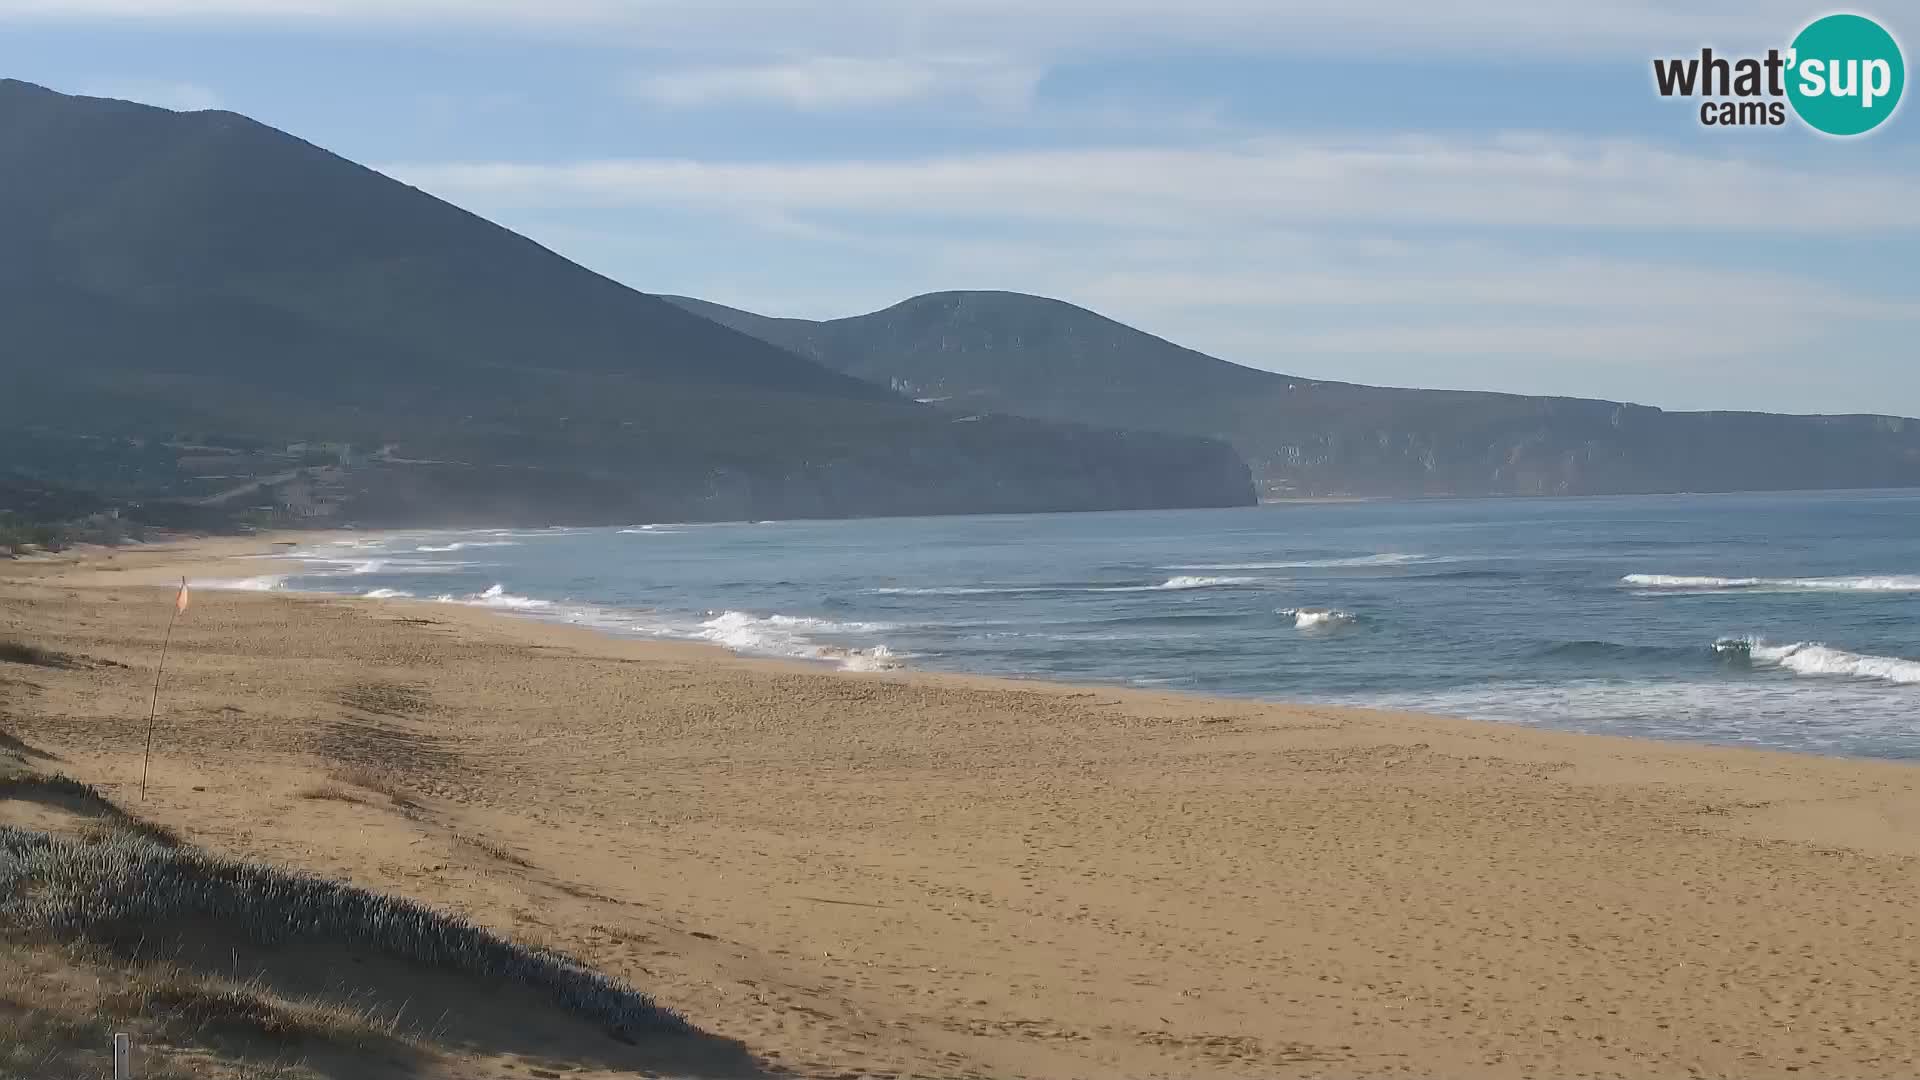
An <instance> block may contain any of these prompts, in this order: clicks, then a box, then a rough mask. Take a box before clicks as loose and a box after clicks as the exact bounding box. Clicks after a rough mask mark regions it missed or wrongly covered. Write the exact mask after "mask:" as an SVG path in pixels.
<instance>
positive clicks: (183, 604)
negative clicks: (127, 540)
mask: <svg viewBox="0 0 1920 1080" xmlns="http://www.w3.org/2000/svg"><path fill="white" fill-rule="evenodd" d="M186 610H187V579H186V578H181V579H180V595H178V596H176V597H174V598H173V614H172V615H169V616H168V617H167V636H166V637H165V638H163V639H161V642H160V666H158V667H156V668H154V669H153V700H152V701H151V702H149V703H148V705H147V752H146V754H145V755H143V756H142V757H141V758H140V801H142V802H145V801H146V798H147V766H148V765H149V764H151V763H152V762H153V719H154V717H156V716H158V715H159V714H160V675H161V673H162V672H164V671H166V670H167V647H168V646H169V645H172V644H173V624H174V623H176V622H179V621H180V615H181V614H182V613H183V612H185V611H186Z"/></svg>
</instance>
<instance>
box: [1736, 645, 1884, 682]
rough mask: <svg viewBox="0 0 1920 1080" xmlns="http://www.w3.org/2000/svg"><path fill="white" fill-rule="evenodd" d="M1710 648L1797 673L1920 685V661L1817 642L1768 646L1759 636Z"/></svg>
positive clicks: (1737, 657)
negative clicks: (1872, 654)
mask: <svg viewBox="0 0 1920 1080" xmlns="http://www.w3.org/2000/svg"><path fill="white" fill-rule="evenodd" d="M1713 651H1714V652H1716V653H1719V654H1720V655H1721V656H1724V657H1728V658H1731V659H1745V660H1749V661H1751V662H1753V663H1756V664H1767V665H1769V666H1772V667H1779V668H1784V669H1786V670H1788V671H1791V672H1793V673H1794V674H1796V675H1838V676H1846V677H1850V678H1855V679H1878V680H1880V681H1882V682H1890V683H1898V684H1900V685H1903V686H1913V685H1920V660H1906V659H1902V658H1901V657H1897V656H1869V655H1867V654H1865V653H1856V652H1848V651H1846V650H1845V649H1836V648H1833V647H1832V646H1829V645H1825V644H1822V643H1820V642H1817V641H1797V642H1794V643H1793V644H1791V645H1769V644H1767V643H1766V642H1764V641H1762V640H1760V639H1759V638H1722V639H1720V640H1719V641H1716V642H1714V643H1713Z"/></svg>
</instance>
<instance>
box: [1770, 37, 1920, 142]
mask: <svg viewBox="0 0 1920 1080" xmlns="http://www.w3.org/2000/svg"><path fill="white" fill-rule="evenodd" d="M1789 64H1790V65H1791V67H1790V69H1789V74H1788V81H1787V99H1788V100H1789V101H1791V102H1793V111H1794V112H1796V113H1798V114H1800V119H1802V120H1804V121H1806V122H1807V126H1809V127H1811V128H1813V129H1814V130H1815V131H1823V132H1825V133H1827V134H1828V135H1861V134H1864V133H1866V132H1869V131H1872V130H1873V129H1874V128H1876V127H1879V126H1880V125H1881V124H1882V123H1884V122H1886V119H1887V117H1889V116H1892V115H1893V110H1894V109H1896V108H1898V107H1899V105H1900V91H1901V90H1903V89H1905V88H1906V84H1907V65H1906V61H1905V59H1904V58H1903V57H1901V55H1900V44H1899V43H1898V42H1896V41H1894V40H1893V35H1892V34H1889V33H1888V32H1887V30H1886V28H1885V27H1883V26H1881V25H1880V24H1879V23H1877V22H1874V21H1873V20H1872V19H1869V18H1867V17H1866V16H1864V15H1828V16H1826V17H1825V18H1822V19H1815V20H1814V21H1813V22H1811V23H1808V24H1807V28H1806V29H1804V30H1802V31H1800V34H1799V36H1798V37H1795V38H1794V39H1793V53H1792V59H1791V60H1790V61H1789Z"/></svg>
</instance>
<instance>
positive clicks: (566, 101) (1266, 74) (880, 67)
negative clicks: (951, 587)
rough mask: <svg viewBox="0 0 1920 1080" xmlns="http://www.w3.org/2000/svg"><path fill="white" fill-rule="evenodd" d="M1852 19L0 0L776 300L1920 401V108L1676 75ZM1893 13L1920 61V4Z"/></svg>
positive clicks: (1359, 4) (1365, 370)
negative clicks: (1845, 127) (1815, 118)
mask: <svg viewBox="0 0 1920 1080" xmlns="http://www.w3.org/2000/svg"><path fill="white" fill-rule="evenodd" d="M1827 10H1829V9H1826V8H1820V7H1810V6H1806V5H1803V4H1800V3H1795V2H1788V0H1630V2H1623V3H1603V2H1594V0H1459V2H1456V3H1450V4H1432V3H1426V2H1420V0H1183V2H1182V3H1179V4H1170V3H1166V2H1164V0H1152V2H1148V0H1107V2H1105V3H1092V2H1088V0H1022V2H1014V0H918V2H915V0H885V2H883V0H840V2H838V3H832V4H827V3H809V4H801V3H782V2H775V0H545V2H536V0H0V75H6V76H12V77H16V78H23V79H27V80H29V81H33V82H38V83H42V84H45V85H48V86H51V87H53V88H55V89H58V90H63V91H67V92H73V93H90V94H100V95H107V96H115V97H127V98H132V99H135V100H141V101H147V102H150V103H153V104H158V105H163V106H167V107H170V108H226V109H232V110H235V111H238V112H242V113H246V114H248V115H250V116H253V117H255V118H257V119H260V120H262V121H264V122H266V123H269V124H273V125H275V126H277V127H282V128H285V129H287V130H289V131H291V132H293V133H295V134H297V135H300V136H301V137H303V138H306V139H309V140H311V141H313V142H315V143H318V144H320V145H321V146H324V147H327V148H328V149H330V150H334V151H336V152H338V153H341V154H343V155H345V156H347V157H350V158H353V159H355V160H358V161H361V162H365V163H367V164H369V165H373V166H374V167H377V168H380V169H382V170H383V171H386V172H388V173H390V174H392V175H394V176H397V177H400V178H401V179H404V180H406V181H408V182H409V183H413V184H416V185H418V186H420V187H422V188H424V189H426V190H428V191H431V192H433V193H435V194H437V195H440V196H441V197H443V198H446V199H449V200H451V201H453V202H455V203H458V204H460V205H462V206H465V207H467V208H469V209H472V210H474V211H476V212H478V213H481V214H484V215H486V216H488V217H490V218H493V219H494V220H496V221H499V222H501V223H502V224H505V225H507V226H509V227H511V228H513V229H516V230H518V231H520V232H523V233H526V234H528V235H530V236H532V237H533V238H535V239H537V240H539V241H541V242H542V243H545V244H546V245H548V246H549V247H552V248H554V249H555V250H557V251H559V252H561V253H562V254H564V255H566V256H568V257H569V258H572V259H574V260H576V261H578V262H581V263H583V264H585V265H587V266H589V267H592V268H593V269H595V270H598V271H600V272H602V273H605V274H607V275H609V276H611V277H613V278H616V279H618V280H620V281H623V282H626V283H628V284H630V285H633V286H634V287H636V288H640V289H645V290H648V291H653V292H678V293H688V294H692V295H696V296H701V297H705V298H707V299H711V300H716V301H719V302H722V303H728V304H734V305H737V306H741V307H747V308H751V309H753V310H756V311H761V312H765V313H768V314H776V315H799V316H807V317H813V318H827V317H834V316H840V315H850V314H857V313H861V312H865V311H870V310H874V309H877V308H880V307H884V306H886V305H888V304H890V303H893V302H895V301H897V300H900V299H904V298H905V297H907V296H910V295H913V294H916V293H921V292H928V291H933V290H938V289H950V288H997V289H1014V290H1020V291H1026V292H1035V293H1041V294H1045V295H1049V296H1056V297H1060V298H1062V299H1066V300H1070V301H1073V302H1075V303H1080V304H1084V305H1086V306H1088V307H1091V308H1093V309H1095V310H1097V311H1100V312H1102V313H1104V314H1107V315H1110V316H1112V317H1114V318H1117V319H1120V320H1121V321H1123V322H1127V323H1131V324H1133V325H1135V326H1139V327H1141V328H1143V329H1146V330H1149V331H1152V332H1154V333H1158V334H1161V335H1163V336H1166V337H1169V338H1172V339H1173V340H1175V341H1178V342H1180V343H1182V344H1185V345H1190V346H1192V347H1194V348H1198V349H1202V350H1204V351H1207V352H1211V353H1214V354H1216V355H1219V356H1223V357H1226V358H1227V359H1231V360H1235V361H1238V362H1241V363H1245V364H1250V365H1253V366H1257V367H1266V368H1271V369H1274V370H1279V371H1286V372H1290V373H1294V374H1300V375H1306V376H1311V377H1320V378H1338V379H1348V380H1353V381H1360V382H1376V383H1385V384H1394V385H1408V386H1436V387H1462V388H1477V389H1498V390H1512V391H1520V392H1529V393H1559V394H1571V395H1581V396H1598V397H1608V398H1616V399H1624V400H1631V401H1639V402H1644V403H1647V404H1652V405H1659V406H1663V407H1668V408H1714V407H1717V408H1752V409H1769V410H1783V411H1796V412H1816V411H1817V412H1892V413H1899V414H1903V415H1908V416H1920V348H1916V346H1915V344H1914V343H1915V341H1916V340H1917V339H1920V258H1916V257H1915V255H1914V250H1913V243H1914V240H1915V239H1916V234H1917V233H1920V113H1916V112H1915V111H1914V109H1915V106H1914V105H1913V104H1912V103H1908V104H1907V105H1906V106H1905V107H1904V108H1903V109H1902V111H1901V113H1899V114H1898V115H1896V116H1894V117H1893V118H1892V119H1891V120H1890V121H1888V122H1887V123H1886V124H1885V125H1883V126H1882V127H1881V129H1880V130H1878V131H1876V132H1874V133H1873V134H1871V135H1869V136H1866V137H1863V138H1858V139H1852V140H1836V139H1830V138H1825V137H1822V136H1820V135H1817V134H1815V133H1813V132H1811V131H1809V130H1807V129H1806V128H1804V127H1801V126H1799V125H1798V124H1797V123H1790V124H1789V125H1788V126H1787V127H1784V128H1746V129H1737V128H1736V129H1711V128H1704V127H1702V126H1701V125H1700V124H1699V123H1698V120H1697V117H1696V112H1695V106H1694V105H1692V104H1689V103H1686V102H1681V101H1670V100H1662V99H1660V98H1658V97H1657V96H1656V95H1655V94H1654V92H1653V89H1652V77H1651V73H1650V61H1651V59H1652V58H1653V57H1655V56H1683V55H1687V54H1688V53H1697V52H1698V50H1699V48H1700V47H1701V46H1702V45H1712V46H1714V47H1715V49H1716V50H1717V51H1722V52H1738V51H1740V50H1750V51H1764V50H1765V49H1766V48H1767V47H1769V46H1780V47H1784V46H1785V45H1786V44H1787V43H1788V41H1789V40H1790V39H1791V38H1792V36H1793V34H1794V32H1795V31H1796V30H1798V28H1799V27H1800V26H1802V25H1804V24H1805V23H1806V22H1808V21H1809V20H1810V19H1811V18H1813V17H1815V16H1817V15H1819V14H1824V13H1825V12H1826V11H1827ZM1850 10H1858V11H1861V12H1862V13H1865V14H1869V15H1873V16H1875V17H1877V18H1879V19H1880V20H1881V22H1882V23H1883V24H1884V25H1886V26H1888V27H1889V28H1890V29H1891V30H1892V31H1893V33H1894V34H1895V35H1896V36H1897V37H1900V38H1901V40H1902V41H1903V43H1904V44H1905V47H1906V50H1907V53H1908V59H1909V60H1910V61H1911V60H1912V58H1913V54H1914V48H1915V47H1914V45H1913V42H1914V41H1916V40H1920V11H1916V10H1914V9H1912V8H1911V7H1908V6H1906V4H1905V3H1902V4H1899V5H1895V4H1884V5H1883V6H1882V7H1881V8H1879V9H1875V8H1870V7H1869V8H1856V9H1850ZM1907 23H1911V24H1912V25H1906V24H1907Z"/></svg>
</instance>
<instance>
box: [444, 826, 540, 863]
mask: <svg viewBox="0 0 1920 1080" xmlns="http://www.w3.org/2000/svg"><path fill="white" fill-rule="evenodd" d="M453 842H454V843H456V844H460V845H462V846H465V847H470V848H472V849H474V850H475V851H478V852H480V853H481V854H483V855H487V856H489V857H490V858H494V859H498V860H499V861H501V862H503V863H506V864H508V865H509V866H518V867H521V868H523V869H524V868H527V867H531V866H532V865H533V864H532V863H530V862H528V861H527V860H526V859H524V858H522V857H521V856H520V854H519V853H518V852H515V851H513V850H512V849H511V848H508V847H505V846H504V845H501V844H497V843H494V842H493V841H492V840H486V839H482V838H481V837H478V836H468V835H466V834H465V833H454V834H453Z"/></svg>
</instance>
